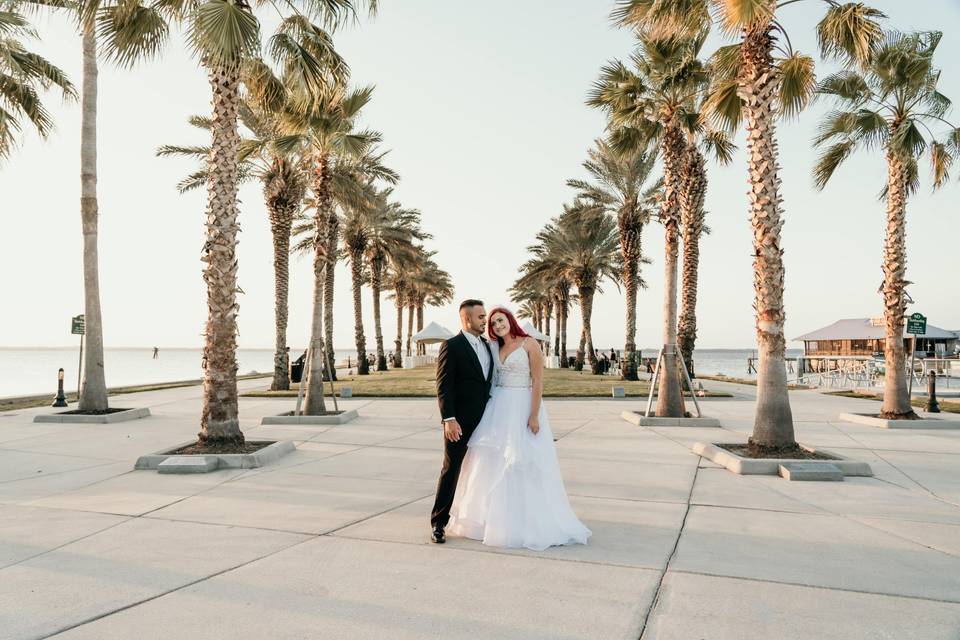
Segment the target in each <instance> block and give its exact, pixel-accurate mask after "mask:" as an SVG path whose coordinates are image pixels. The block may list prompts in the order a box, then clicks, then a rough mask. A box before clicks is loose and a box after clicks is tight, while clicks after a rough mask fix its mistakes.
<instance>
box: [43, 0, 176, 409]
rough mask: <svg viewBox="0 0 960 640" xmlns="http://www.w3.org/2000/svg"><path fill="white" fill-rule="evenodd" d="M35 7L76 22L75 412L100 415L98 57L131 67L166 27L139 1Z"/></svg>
mask: <svg viewBox="0 0 960 640" xmlns="http://www.w3.org/2000/svg"><path fill="white" fill-rule="evenodd" d="M24 4H26V3H24ZM31 4H32V3H31ZM36 4H38V5H45V6H50V7H53V8H54V9H67V10H68V11H70V12H71V13H74V14H75V15H76V16H77V17H78V18H79V20H78V23H79V29H80V38H81V43H82V64H83V80H82V83H81V98H80V105H81V107H80V109H81V110H80V221H81V230H82V233H83V293H84V299H83V302H84V304H83V306H84V319H85V329H84V333H85V338H86V351H85V353H84V359H83V381H82V383H81V385H80V389H79V396H80V401H79V404H78V408H79V409H80V410H81V411H103V410H106V409H107V408H108V401H107V382H106V374H105V371H104V358H103V318H102V312H101V307H100V267H99V261H100V259H99V253H98V234H99V202H98V199H97V89H98V83H97V78H98V74H99V70H98V60H97V58H98V54H101V53H102V54H104V55H105V56H106V57H108V58H110V59H112V60H113V61H115V62H117V63H119V64H121V65H122V66H127V67H130V66H133V65H134V64H135V63H137V62H138V61H140V60H142V59H144V58H148V57H152V56H154V55H156V54H157V53H158V52H159V50H160V48H161V46H162V45H163V43H164V42H165V41H166V38H167V33H168V27H167V23H166V21H165V20H164V19H163V18H162V16H161V14H160V12H159V10H158V9H157V7H156V6H152V5H145V4H141V3H140V2H138V1H137V0H134V1H132V2H124V3H123V4H122V6H121V3H120V2H119V0H117V1H116V2H113V1H112V0H102V1H101V0H92V1H91V0H80V1H79V2H59V1H47V0H43V1H39V2H37V3H36ZM98 34H99V36H98ZM98 38H103V39H104V43H103V46H102V47H101V46H99V44H98Z"/></svg>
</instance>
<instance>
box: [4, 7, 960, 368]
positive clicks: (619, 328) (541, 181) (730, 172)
mask: <svg viewBox="0 0 960 640" xmlns="http://www.w3.org/2000/svg"><path fill="white" fill-rule="evenodd" d="M612 4H613V3H612V1H602V0H579V1H572V0H564V1H557V0H523V1H522V2H518V1H517V0H491V1H490V2H484V3H472V2H462V1H461V2H437V1H436V0H434V1H428V0H404V1H403V2H399V1H398V0H385V1H384V2H383V3H382V5H383V6H382V10H381V12H380V15H379V16H378V17H377V18H375V19H374V20H373V21H369V20H363V21H362V22H361V23H360V24H359V25H358V26H357V27H355V28H352V29H350V30H347V31H344V32H341V33H340V34H338V35H337V36H336V38H335V41H336V45H337V47H338V49H339V50H340V51H341V53H342V54H343V55H344V56H345V57H346V59H347V60H348V62H349V63H350V65H351V67H352V69H353V77H354V81H355V82H356V83H358V84H374V85H376V92H375V95H374V100H373V102H372V104H371V105H370V106H369V107H368V109H367V111H366V116H365V118H364V124H365V125H368V126H370V127H372V128H375V129H378V130H380V131H382V132H383V134H384V140H385V145H386V147H387V148H389V149H392V151H391V153H390V155H389V156H388V162H389V163H390V164H391V165H392V166H393V167H394V168H395V169H396V170H397V171H399V173H400V174H401V176H402V180H401V182H400V185H399V186H398V188H397V189H396V194H397V196H398V197H399V199H400V200H401V201H402V202H403V203H404V204H405V205H406V206H410V207H416V208H419V209H420V210H421V211H422V212H423V226H424V228H425V229H426V230H427V231H428V232H429V233H431V234H433V236H434V239H433V240H432V241H431V242H430V243H429V246H430V247H431V248H433V249H436V250H437V251H438V255H437V260H438V262H439V263H440V265H441V266H443V267H444V268H445V269H446V270H448V271H449V272H450V273H451V274H452V276H453V279H454V281H455V283H456V288H457V290H456V298H457V299H458V300H459V299H461V298H465V297H480V298H482V299H484V300H486V301H487V302H488V304H493V303H497V302H505V301H507V300H508V296H507V294H506V291H507V289H508V287H509V286H510V284H511V283H512V282H513V280H514V279H515V278H516V275H517V268H518V266H519V265H520V264H521V263H522V262H523V261H524V260H525V257H526V253H525V247H526V246H527V245H528V244H530V242H531V241H532V239H533V236H534V234H535V233H536V231H537V230H538V229H539V228H540V227H541V226H542V225H543V224H544V223H545V222H546V221H547V220H548V219H549V218H550V217H552V216H554V215H556V214H557V213H559V212H560V210H561V206H562V205H563V203H564V202H567V201H568V200H569V199H570V198H571V195H572V193H571V190H570V189H568V188H567V187H566V186H565V181H566V179H567V178H570V177H576V176H581V175H582V173H583V172H582V169H581V167H580V163H581V162H582V161H583V159H584V157H585V152H586V150H587V149H588V148H589V147H590V145H591V143H592V140H593V139H594V138H595V137H597V136H600V135H602V133H603V124H604V121H603V117H602V114H600V113H598V112H595V111H593V110H591V109H589V108H587V107H586V106H585V105H584V99H585V97H586V94H587V91H588V90H589V87H590V84H591V83H592V82H593V80H595V78H596V76H597V72H598V69H599V68H600V66H601V65H602V64H603V63H604V62H606V61H607V60H609V59H611V58H614V57H620V58H624V57H626V56H627V55H628V54H629V52H630V49H631V46H632V45H631V37H630V35H629V34H628V33H626V32H624V31H618V30H615V29H613V28H612V27H611V26H610V23H609V20H608V14H609V11H610V9H611V7H612ZM871 4H873V5H874V6H876V7H877V8H879V9H881V10H883V11H884V12H886V13H887V14H888V15H889V16H890V19H889V20H888V21H887V24H888V26H889V27H896V28H899V29H901V30H911V29H941V30H944V31H945V32H946V33H947V37H945V38H944V40H943V42H942V43H941V45H940V49H939V51H938V53H937V58H938V60H939V65H938V66H940V68H941V69H943V76H942V80H941V91H942V92H943V93H945V94H946V95H947V96H949V97H951V98H953V99H954V100H955V101H960V69H958V68H957V66H956V63H955V61H957V60H960V37H958V35H960V3H958V2H957V0H916V1H913V2H906V1H904V0H875V1H874V2H872V3H871ZM821 5H822V3H819V2H815V1H813V0H811V1H810V2H807V3H798V4H794V5H791V6H790V7H787V8H786V9H785V10H784V11H783V12H782V16H781V20H782V21H783V22H784V23H785V24H786V25H787V27H788V29H789V33H790V37H791V39H792V41H793V44H794V47H795V48H797V49H799V50H802V51H805V52H810V53H814V52H815V41H814V35H813V34H814V30H813V27H814V24H815V23H816V21H817V20H818V19H819V16H820V15H822V13H821V12H822V6H821ZM38 23H39V24H38V26H39V29H40V32H41V35H42V37H43V41H42V43H39V44H37V45H36V46H35V47H34V49H35V50H38V51H40V52H41V53H43V54H44V55H46V56H48V57H49V58H50V59H51V60H53V61H54V62H55V63H57V64H59V65H61V66H62V67H63V68H65V69H66V70H67V72H68V73H69V74H70V76H71V78H72V79H73V80H74V82H75V83H76V84H77V85H79V83H80V80H81V78H80V40H79V38H78V37H77V36H76V33H75V31H74V30H73V28H72V26H71V25H70V24H69V23H68V22H67V21H66V20H64V19H63V18H62V17H55V18H43V17H41V18H40V19H38ZM270 26H272V25H265V28H264V32H265V33H268V30H269V27H270ZM710 46H711V47H713V46H716V42H711V44H710ZM826 69H827V67H825V66H821V67H820V72H821V73H823V72H824V71H825V70H826ZM100 80H101V83H100V119H99V127H100V144H99V154H100V155H99V158H100V160H99V170H100V176H99V180H100V182H99V194H100V212H101V217H100V272H101V296H102V303H103V314H104V328H105V331H104V337H105V343H106V345H107V346H108V347H109V346H115V347H120V346H153V345H157V346H161V347H175V346H176V347H193V346H199V345H200V344H201V337H200V334H201V332H202V331H203V324H204V320H205V318H206V302H205V297H204V296H205V293H204V286H203V281H202V279H201V268H202V264H201V262H200V261H199V257H200V249H201V246H202V244H203V241H204V236H203V233H204V231H203V217H204V208H205V194H204V193H202V192H198V193H195V194H191V195H188V196H180V195H179V194H178V193H177V192H176V189H175V184H176V183H177V181H178V180H179V179H180V177H182V176H183V175H184V174H185V173H187V172H188V171H189V170H191V169H192V165H191V164H190V162H189V161H186V160H179V159H171V158H157V157H155V156H154V151H155V149H156V148H157V147H158V146H160V145H162V144H166V143H182V144H191V143H196V144H199V143H202V142H203V140H202V134H201V133H200V132H198V131H197V130H194V129H192V128H191V127H189V126H188V125H187V124H186V118H187V116H189V115H190V114H195V113H199V114H207V113H209V89H208V86H207V83H206V79H205V76H204V74H203V72H202V70H201V69H200V68H199V65H198V64H197V62H196V61H194V60H192V59H191V58H190V57H189V55H188V54H187V52H186V49H185V47H184V46H183V42H182V39H181V38H180V37H179V36H177V37H174V38H173V39H172V41H171V43H170V45H169V47H168V48H167V51H166V53H165V54H164V56H163V57H162V59H160V60H155V61H152V62H148V63H145V64H142V65H141V66H139V67H138V68H137V69H135V70H133V71H126V70H118V69H115V68H111V67H109V66H107V65H103V66H102V67H101V74H100ZM48 105H49V106H50V107H52V111H53V113H54V116H55V118H56V121H57V130H56V132H55V133H54V134H53V135H52V136H51V137H50V139H48V140H46V141H40V140H38V139H37V138H36V137H35V136H32V135H29V136H27V139H26V141H25V143H24V144H23V145H22V147H21V148H20V149H18V150H17V151H15V153H14V155H13V157H12V158H11V159H9V160H8V161H7V162H6V163H5V164H3V165H2V166H0V192H2V193H3V200H4V213H3V216H2V227H0V228H2V233H0V274H2V279H3V280H2V281H3V284H4V286H3V289H4V295H3V298H4V300H5V304H4V312H3V313H2V314H0V346H53V345H74V344H75V339H74V337H73V336H71V335H70V334H69V329H70V327H69V319H70V317H71V316H73V315H75V314H78V313H82V312H83V295H82V271H81V235H80V214H79V175H78V174H79V128H80V127H79V118H80V113H79V106H78V105H77V104H67V105H61V104H60V102H59V98H57V97H55V96H51V97H49V98H48ZM824 109H825V108H824V107H822V106H819V105H817V106H815V107H813V108H811V109H810V110H808V111H807V112H805V113H804V114H802V115H801V117H800V118H799V120H797V121H794V122H789V123H785V124H783V125H781V127H780V134H779V139H780V149H781V153H782V156H781V164H782V166H783V172H782V178H783V197H784V207H785V217H786V227H785V228H784V232H783V247H784V249H785V251H786V268H787V276H786V278H787V279H786V287H787V289H786V310H787V335H788V338H792V337H794V336H797V335H799V334H801V333H804V332H807V331H811V330H813V329H816V328H818V327H821V326H823V325H826V324H829V323H830V322H833V321H834V320H836V319H838V318H847V317H866V316H876V315H880V314H881V313H882V307H881V300H880V297H879V295H878V294H877V293H876V291H877V287H878V286H879V284H880V282H881V278H882V273H881V270H880V263H881V251H882V242H883V230H884V205H883V203H881V202H879V201H878V200H877V198H876V194H877V192H878V191H879V190H880V188H881V187H882V186H883V181H884V179H885V168H884V163H883V159H882V157H881V156H880V155H878V154H874V155H864V154H861V155H858V156H856V157H855V158H853V159H852V160H851V161H848V162H849V163H848V165H847V166H845V167H844V168H843V169H841V170H840V171H839V172H838V173H837V175H836V176H835V177H834V181H833V182H832V184H830V185H829V186H828V187H827V189H826V190H825V191H824V192H822V193H819V192H816V191H815V190H814V189H813V188H812V180H811V177H810V170H811V166H812V164H813V161H814V153H813V152H812V150H811V146H810V140H811V138H812V136H813V133H814V130H815V128H816V124H817V121H818V116H819V115H820V114H822V113H823V111H824ZM950 117H952V118H953V119H954V121H956V120H958V119H960V109H955V110H954V111H953V113H952V114H951V116H950ZM741 146H742V136H741ZM709 172H710V178H711V182H710V187H709V191H708V195H707V209H708V211H709V213H708V224H709V225H710V227H711V228H712V229H713V233H712V235H710V236H707V237H705V238H704V240H703V242H702V244H701V279H700V303H699V307H698V311H699V340H698V343H697V346H698V347H705V348H711V347H712V348H723V347H730V348H751V347H753V345H754V319H753V309H752V303H753V285H752V266H751V257H750V253H751V244H750V226H749V222H748V217H747V200H746V195H745V194H746V189H747V179H746V164H745V156H744V153H743V152H742V150H741V152H740V153H738V155H737V157H736V159H735V161H734V163H733V164H732V165H731V166H729V167H718V166H715V165H711V166H710V167H709ZM957 174H960V165H958V166H957V167H955V168H954V179H953V181H952V182H951V184H950V185H949V186H948V187H947V188H945V189H943V190H941V191H940V192H938V193H936V194H931V193H930V188H929V185H930V182H929V175H928V173H926V172H924V174H923V181H924V182H923V186H922V188H921V191H920V193H919V194H917V196H916V197H914V198H913V199H912V201H911V202H910V205H909V211H908V255H909V267H908V276H907V277H908V279H909V280H911V281H912V282H914V284H913V285H912V286H911V287H910V288H909V291H910V294H911V295H912V296H913V298H914V299H915V300H916V305H914V306H913V307H911V309H910V311H921V312H923V313H925V314H926V315H927V316H928V317H929V320H930V322H931V323H932V324H934V325H937V326H940V327H944V328H947V329H960V296H958V295H957V293H956V275H957V272H958V266H960V264H958V263H960V260H958V257H957V256H958V255H960V252H958V240H960V233H958V231H960V216H958V214H960V207H958V204H957V201H958V197H960V187H958V184H957V180H956V176H957ZM240 196H241V200H242V202H241V204H240V208H241V226H242V233H241V235H240V245H239V249H238V255H239V261H240V274H239V278H240V286H241V287H242V289H243V291H244V294H243V295H241V296H240V299H239V302H240V316H239V325H240V339H239V340H240V346H241V347H247V348H253V347H272V345H273V335H274V329H273V273H272V265H271V259H272V258H271V251H272V249H271V246H272V245H271V241H270V233H269V225H268V222H267V215H266V212H265V209H264V206H263V203H262V197H261V194H260V190H259V187H258V186H257V185H256V184H248V185H246V186H244V187H243V188H242V189H241V194H240ZM662 238H663V231H662V228H661V227H659V226H657V225H656V224H653V225H650V226H649V227H647V229H646V231H645V232H644V239H643V244H644V249H645V251H646V253H647V255H648V256H649V257H650V258H652V259H653V264H652V265H649V266H647V267H645V270H644V274H643V275H644V278H645V279H646V280H647V281H648V282H649V283H650V287H649V289H647V290H645V291H642V292H641V293H640V297H639V303H638V307H639V309H638V312H639V322H638V340H637V342H638V345H639V346H641V347H644V348H654V347H656V346H658V345H659V343H660V342H661V337H660V336H661V324H660V323H661V317H662V314H661V309H662V305H663V293H662V286H661V283H662V277H663V272H662V264H663V255H662V254H663V240H662ZM337 277H338V284H337V292H336V295H337V303H336V321H335V343H336V347H337V348H339V349H346V348H350V347H352V345H353V312H352V303H351V298H350V295H349V275H348V272H347V270H346V269H345V268H344V267H343V266H341V267H340V269H339V270H338V274H337ZM311 287H312V282H311V274H310V265H309V261H308V260H305V259H297V260H294V261H292V263H291V292H290V301H291V306H290V326H289V343H290V344H291V345H292V346H293V347H294V348H295V349H296V348H299V347H302V346H303V345H304V344H305V343H306V340H307V336H308V332H309V322H310V318H309V313H310V296H311ZM604 288H605V294H604V295H602V296H599V297H598V299H597V301H596V303H595V307H594V318H593V326H594V342H595V344H596V345H597V346H599V347H605V348H609V347H610V346H616V347H618V348H621V347H622V346H623V317H624V308H623V298H622V296H621V295H620V294H618V292H617V290H616V288H615V287H614V286H613V285H612V284H608V285H606V286H605V287H604ZM363 303H364V316H365V318H366V331H367V343H368V345H369V346H371V347H372V346H373V342H374V341H373V327H372V317H371V312H370V303H371V299H370V293H369V290H365V292H364V301H363ZM383 310H384V322H383V330H384V337H385V340H386V342H387V348H388V349H389V348H391V345H392V340H393V336H394V327H395V315H394V312H393V307H392V304H391V303H390V302H389V301H388V300H387V299H386V297H384V300H383ZM578 314H579V310H575V311H574V315H573V317H572V318H571V322H570V326H569V340H568V344H570V345H575V343H576V341H577V338H578V336H579V332H580V321H579V315H578ZM427 321H428V322H429V321H437V322H439V323H440V324H442V325H445V326H447V327H449V328H451V329H454V328H455V327H456V324H457V318H456V303H455V304H454V305H451V306H450V307H447V308H443V309H431V310H428V312H427ZM790 346H794V347H795V346H799V345H798V344H796V343H792V344H791V345H790Z"/></svg>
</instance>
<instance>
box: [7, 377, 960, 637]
mask: <svg viewBox="0 0 960 640" xmlns="http://www.w3.org/2000/svg"><path fill="white" fill-rule="evenodd" d="M263 384H264V382H263V381H262V380H261V381H244V382H242V383H241V387H242V388H243V389H252V388H257V387H262V386H263ZM706 386H707V387H708V388H716V389H718V390H721V389H723V390H727V389H732V390H734V391H735V394H736V397H735V398H733V399H722V400H721V399H717V400H709V399H708V400H706V401H704V403H703V404H704V413H705V414H706V415H710V416H714V417H718V418H720V419H721V420H722V422H723V425H724V428H723V429H689V428H670V427H665V428H655V429H648V428H641V427H636V426H633V425H630V424H627V423H626V422H624V421H623V420H621V419H620V413H621V412H622V411H623V410H625V409H639V408H642V404H643V403H642V402H640V401H617V400H590V399H576V400H547V402H546V406H547V409H548V411H549V412H550V414H551V418H552V421H551V424H552V427H553V430H554V435H555V436H556V437H557V452H558V455H559V458H560V463H561V468H562V470H563V474H564V481H565V483H566V486H567V490H568V492H569V494H570V499H571V504H572V505H573V508H574V510H575V511H576V512H577V514H578V515H579V516H580V518H581V519H582V520H583V521H584V523H585V524H586V525H587V526H588V527H590V528H591V529H592V530H593V532H594V535H593V538H592V539H591V541H590V544H589V545H587V546H572V547H560V548H552V549H549V550H547V551H544V552H532V551H527V550H503V549H495V548H490V547H485V546H483V545H482V544H480V543H479V542H476V541H472V540H464V539H457V538H450V539H448V543H447V544H446V545H443V546H438V545H431V544H429V543H428V541H427V535H428V532H429V531H428V526H427V522H428V515H429V511H430V506H431V504H432V501H433V491H434V485H435V482H436V474H437V472H438V470H439V465H440V457H441V444H442V442H441V436H440V432H439V427H438V423H439V413H438V411H437V406H436V403H435V402H434V401H431V400H416V399H377V400H371V399H366V398H362V399H361V398H356V399H352V400H349V401H344V402H342V403H341V405H342V408H356V409H358V410H359V412H360V417H359V418H358V419H357V420H356V421H354V422H352V423H350V424H346V425H338V426H334V427H293V426H283V427H275V426H260V424H259V422H260V419H261V418H262V417H263V416H265V415H274V414H277V413H280V412H281V411H286V410H289V409H290V408H292V406H293V404H294V402H293V401H292V400H290V399H283V400H279V399H268V398H242V399H241V401H240V411H241V425H242V428H243V429H244V431H245V433H246V434H247V437H248V438H249V439H251V440H264V439H267V440H272V439H290V440H293V441H295V442H296V444H297V446H298V449H297V451H295V452H294V453H292V454H290V455H289V456H286V457H285V458H283V459H281V460H280V461H278V462H277V463H276V464H272V465H270V466H268V467H264V468H261V469H249V470H220V471H216V472H213V473H210V474H205V475H200V476H193V477H190V476H161V475H159V474H157V473H156V472H148V471H139V472H135V471H133V470H132V467H133V463H134V461H135V460H136V458H137V456H139V455H141V454H144V453H149V452H152V451H156V450H159V449H162V448H165V447H168V446H170V445H173V444H177V443H179V442H184V441H188V440H190V439H192V438H193V437H195V434H196V432H197V427H198V425H197V421H198V417H199V412H200V401H201V391H200V388H199V387H186V388H181V389H171V390H164V391H153V392H147V393H141V394H132V395H128V396H123V397H122V398H117V399H115V400H114V401H113V402H112V404H114V405H116V406H131V407H148V408H150V410H151V413H152V416H151V417H150V418H147V419H144V420H138V421H136V422H134V423H122V424H117V425H83V426H76V425H68V426H64V425H48V424H33V423H32V422H31V421H32V419H33V416H34V415H36V414H38V413H43V412H49V411H50V409H49V408H38V409H31V410H23V411H17V412H13V413H10V414H4V419H3V420H0V639H5V638H17V639H20V638H43V637H49V636H50V635H51V634H56V635H55V637H62V638H96V639H97V640H99V639H101V638H107V639H109V638H118V639H119V638H124V639H126V638H129V637H137V638H167V637H169V636H170V635H171V633H173V632H175V633H177V634H178V635H183V636H184V637H191V638H217V639H219V638H223V637H229V636H237V635H243V636H244V637H246V636H251V637H255V636H256V635H259V636H261V637H269V638H304V637H320V636H322V637H331V638H382V637H391V638H423V637H450V638H467V637H469V638H470V639H471V640H478V639H481V638H544V639H546V638H551V639H552V638H590V639H593V638H630V639H631V640H635V639H636V638H638V637H641V630H642V637H643V638H644V639H647V640H650V639H657V640H661V639H673V638H676V639H683V640H687V639H688V638H709V639H710V640H716V639H720V640H723V639H725V638H731V639H732V638H742V637H760V636H764V637H776V638H785V639H788V640H789V639H792V638H797V639H799V638H807V637H843V638H854V639H856V638H897V639H900V638H917V639H920V638H923V639H924V640H926V639H934V640H936V639H939V638H956V637H958V636H960V582H958V581H957V579H956V576H957V575H960V543H958V542H957V541H958V540H960V483H958V474H957V472H956V470H957V468H958V466H960V465H958V463H960V432H933V431H916V432H914V431H910V432H901V431H885V430H879V429H873V428H871V427H866V426H860V425H853V424H847V423H841V422H838V421H837V420H836V417H837V416H838V415H839V414H840V413H841V412H844V411H860V412H863V411H869V410H871V408H873V407H875V406H876V403H875V402H872V401H863V400H856V399H849V398H839V397H833V396H826V395H823V394H820V393H817V392H811V391H804V392H797V393H793V394H791V401H792V405H793V412H794V416H795V418H796V425H795V426H796V432H797V435H798V439H799V440H800V441H801V442H804V443H805V444H810V445H812V446H815V447H818V448H826V449H831V450H834V451H836V452H837V453H840V454H841V455H844V456H847V457H850V458H853V459H856V460H862V461H866V462H868V463H870V464H871V465H872V466H873V469H874V473H875V474H876V475H875V477H873V478H847V479H846V480H845V481H844V482H843V483H796V482H794V483H790V482H786V481H784V480H782V479H780V478H776V477H743V476H737V475H735V474H731V473H729V472H727V471H726V470H725V469H722V468H718V467H717V465H715V464H713V463H711V462H709V461H705V460H703V459H701V458H699V457H698V456H696V455H694V454H692V453H691V451H690V446H691V445H692V444H693V443H694V442H696V441H712V442H742V441H744V440H745V439H746V438H747V436H748V435H749V434H750V431H751V429H752V426H753V417H752V414H753V397H754V395H755V390H753V389H752V388H751V387H741V386H737V385H729V384H725V383H713V382H708V383H706ZM171 625H175V631H174V627H172V626H171ZM66 629H69V630H68V631H64V632H63V633H57V632H59V631H63V630H66Z"/></svg>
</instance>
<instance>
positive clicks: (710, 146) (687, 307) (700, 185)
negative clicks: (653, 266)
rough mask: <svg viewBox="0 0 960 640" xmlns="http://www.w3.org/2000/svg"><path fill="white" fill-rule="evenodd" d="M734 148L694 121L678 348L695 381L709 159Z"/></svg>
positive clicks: (686, 166)
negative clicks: (698, 285) (699, 279)
mask: <svg viewBox="0 0 960 640" xmlns="http://www.w3.org/2000/svg"><path fill="white" fill-rule="evenodd" d="M734 148H735V147H734V145H733V144H732V142H731V141H730V139H729V138H728V136H727V135H726V133H724V132H723V131H716V130H711V129H709V128H707V127H705V126H704V122H703V120H702V118H701V117H699V116H697V117H696V118H691V120H690V121H689V122H688V127H687V145H686V150H685V155H684V160H683V165H682V166H683V169H682V172H681V175H680V229H681V236H682V243H681V244H682V246H683V274H682V277H681V283H680V318H679V321H678V323H677V346H678V347H679V349H680V357H681V358H683V363H684V366H685V367H686V369H687V373H688V374H689V375H690V377H691V378H695V377H696V370H695V368H694V361H693V351H694V346H695V345H696V340H697V279H698V274H699V270H700V237H701V236H702V235H703V234H705V233H709V232H710V229H709V227H707V225H706V224H705V217H706V212H705V211H704V209H703V203H704V200H705V199H706V195H707V160H706V158H705V157H704V153H711V155H712V156H713V157H714V158H716V159H717V160H718V161H719V162H720V163H722V164H729V163H730V161H731V160H732V159H733V150H734Z"/></svg>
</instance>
